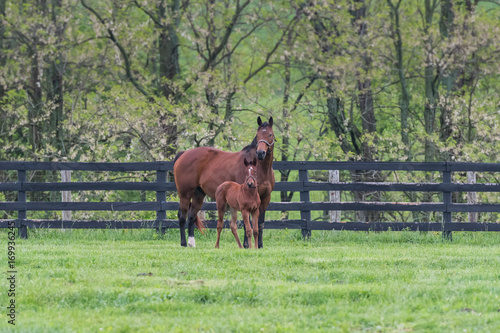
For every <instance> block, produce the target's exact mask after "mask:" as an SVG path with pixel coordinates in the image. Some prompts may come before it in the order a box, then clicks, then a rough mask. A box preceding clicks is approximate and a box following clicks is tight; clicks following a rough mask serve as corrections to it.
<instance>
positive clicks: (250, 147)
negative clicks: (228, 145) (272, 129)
mask: <svg viewBox="0 0 500 333" xmlns="http://www.w3.org/2000/svg"><path fill="white" fill-rule="evenodd" d="M269 126H271V125H269V123H268V122H267V121H266V122H264V123H262V125H260V126H259V128H258V129H257V131H259V130H260V129H261V128H266V127H269ZM256 147H257V135H256V136H255V137H254V138H253V141H252V143H250V144H249V145H248V146H245V147H243V149H242V151H243V150H244V151H245V153H249V152H250V150H252V149H253V148H256Z"/></svg>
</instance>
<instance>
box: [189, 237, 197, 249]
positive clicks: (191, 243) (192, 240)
mask: <svg viewBox="0 0 500 333" xmlns="http://www.w3.org/2000/svg"><path fill="white" fill-rule="evenodd" d="M188 246H189V247H196V242H195V241H194V237H192V236H190V237H188Z"/></svg>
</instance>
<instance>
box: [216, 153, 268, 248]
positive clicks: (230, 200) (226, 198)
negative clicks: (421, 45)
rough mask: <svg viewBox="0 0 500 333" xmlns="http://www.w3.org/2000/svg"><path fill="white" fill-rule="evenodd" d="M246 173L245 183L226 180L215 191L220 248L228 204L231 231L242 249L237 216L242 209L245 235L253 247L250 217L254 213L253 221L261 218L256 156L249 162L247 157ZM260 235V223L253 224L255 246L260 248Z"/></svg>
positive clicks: (217, 244) (217, 246) (217, 245)
mask: <svg viewBox="0 0 500 333" xmlns="http://www.w3.org/2000/svg"><path fill="white" fill-rule="evenodd" d="M244 163H245V167H246V169H245V174H246V179H245V181H244V182H243V184H238V183H235V182H232V181H225V182H224V183H222V184H220V185H219V187H217V190H216V191H215V199H216V201H217V212H218V214H219V219H218V221H217V242H216V243H215V247H216V248H219V240H220V233H221V231H222V227H223V226H224V213H225V212H226V205H229V208H230V209H231V231H232V232H233V235H234V238H236V243H238V247H239V248H240V249H241V248H243V246H241V242H240V238H239V237H238V227H237V226H236V218H237V216H238V211H241V217H242V218H243V223H244V224H245V235H246V236H247V239H248V245H249V247H250V248H252V226H251V225H250V220H249V217H250V215H252V220H253V221H258V219H259V206H260V197H259V193H258V192H257V168H256V166H257V159H256V158H255V157H254V158H253V161H251V162H248V161H247V160H246V159H245V160H244ZM258 236H259V226H258V223H254V224H253V238H254V240H255V248H256V249H257V248H258V245H257V244H258V243H257V238H258Z"/></svg>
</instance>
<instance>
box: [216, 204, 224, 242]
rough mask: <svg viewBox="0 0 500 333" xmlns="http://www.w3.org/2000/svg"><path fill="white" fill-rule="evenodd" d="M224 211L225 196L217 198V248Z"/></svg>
mask: <svg viewBox="0 0 500 333" xmlns="http://www.w3.org/2000/svg"><path fill="white" fill-rule="evenodd" d="M225 212H226V200H225V198H217V214H218V216H219V219H218V220H217V241H216V242H215V248H217V249H218V248H219V240H220V233H221V232H222V228H223V227H224V213H225Z"/></svg>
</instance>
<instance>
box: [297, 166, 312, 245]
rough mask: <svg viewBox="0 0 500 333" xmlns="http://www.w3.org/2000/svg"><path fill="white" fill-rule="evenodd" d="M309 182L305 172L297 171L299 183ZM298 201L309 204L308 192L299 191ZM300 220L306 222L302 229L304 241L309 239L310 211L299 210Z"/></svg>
mask: <svg viewBox="0 0 500 333" xmlns="http://www.w3.org/2000/svg"><path fill="white" fill-rule="evenodd" d="M307 181H309V174H308V172H307V169H306V170H299V182H302V184H304V183H305V182H307ZM300 201H302V202H305V203H308V202H311V200H310V196H309V191H305V190H303V191H300ZM300 218H301V219H303V220H306V225H305V228H303V229H302V237H304V239H309V238H310V237H311V229H309V223H310V222H311V211H310V210H303V209H301V210H300Z"/></svg>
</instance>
